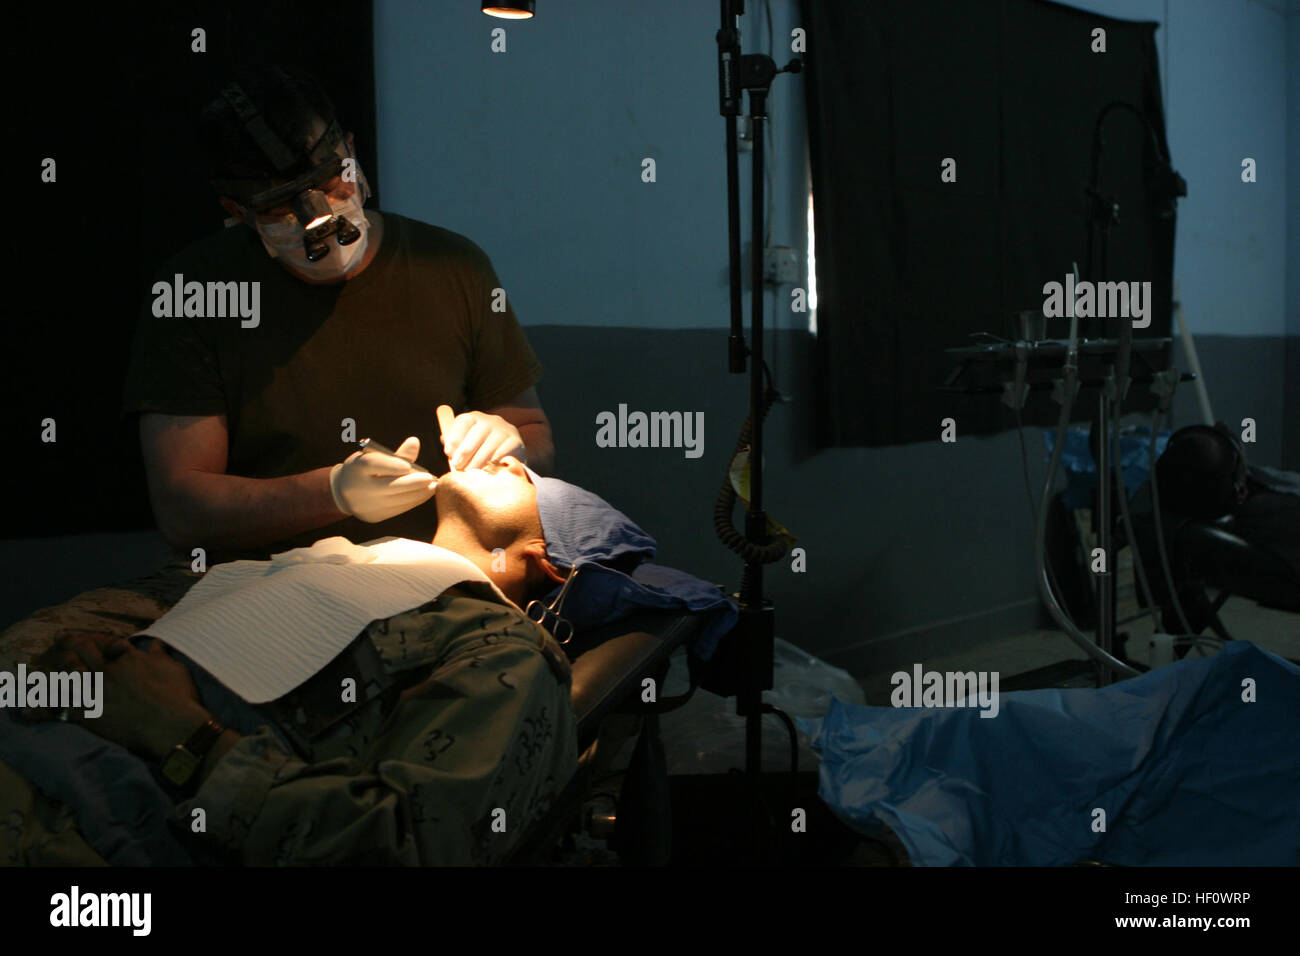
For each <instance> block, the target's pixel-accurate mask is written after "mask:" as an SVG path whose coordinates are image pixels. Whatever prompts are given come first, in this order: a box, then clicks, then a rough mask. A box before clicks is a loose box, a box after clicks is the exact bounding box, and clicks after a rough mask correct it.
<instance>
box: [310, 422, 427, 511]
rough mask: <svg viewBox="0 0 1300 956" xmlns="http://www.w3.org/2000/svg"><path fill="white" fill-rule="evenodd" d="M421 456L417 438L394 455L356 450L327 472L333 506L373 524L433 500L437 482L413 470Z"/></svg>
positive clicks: (400, 447)
mask: <svg viewBox="0 0 1300 956" xmlns="http://www.w3.org/2000/svg"><path fill="white" fill-rule="evenodd" d="M419 454H420V439H418V438H416V437H415V436H411V437H410V438H408V439H406V441H404V442H402V444H401V445H399V446H398V448H397V454H396V455H385V454H383V453H382V452H377V451H356V452H353V453H352V454H351V455H349V456H348V457H347V458H346V459H345V460H344V461H342V462H341V463H339V464H337V465H335V466H334V467H333V468H331V469H330V492H331V493H332V494H333V495H334V504H335V505H336V506H337V507H338V509H339V511H342V512H343V513H344V514H346V515H352V516H354V517H357V518H360V519H361V520H362V521H366V522H369V523H371V524H374V523H375V522H377V521H387V520H388V519H389V518H392V517H394V516H396V515H400V514H402V513H403V512H405V511H410V510H411V509H412V508H414V507H415V506H416V505H421V504H424V502H426V501H428V500H429V499H430V498H432V497H433V489H434V488H435V487H436V486H437V484H438V479H436V478H434V477H433V476H432V475H429V474H427V473H425V472H422V471H413V470H412V469H411V462H413V461H415V459H416V458H417V457H419Z"/></svg>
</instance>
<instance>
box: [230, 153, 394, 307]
mask: <svg viewBox="0 0 1300 956" xmlns="http://www.w3.org/2000/svg"><path fill="white" fill-rule="evenodd" d="M369 193H370V189H369V186H368V184H367V183H366V182H365V178H364V177H363V176H362V175H361V174H360V171H358V175H357V188H356V190H355V191H354V192H353V193H352V195H351V196H350V197H349V198H347V199H343V200H337V199H333V198H329V197H327V198H328V201H329V204H330V211H331V212H332V213H333V214H334V215H336V216H341V217H343V218H344V219H346V220H348V221H349V222H351V223H352V224H353V225H354V226H356V227H357V229H358V230H360V232H361V236H360V237H359V238H358V239H356V240H355V241H353V242H351V243H349V244H348V245H346V246H341V245H339V244H338V241H337V240H336V239H335V238H334V237H333V236H329V237H327V238H326V240H325V241H326V243H328V245H329V250H330V251H329V252H328V253H327V254H326V255H325V256H323V257H322V258H320V259H317V260H316V261H315V262H308V261H307V254H306V253H305V252H304V251H303V235H304V233H306V230H305V229H304V228H303V227H302V223H300V222H298V221H297V220H296V219H289V220H285V221H284V222H276V223H260V222H259V223H256V225H255V226H254V228H255V229H256V230H257V234H258V236H260V237H261V239H262V245H263V246H265V247H266V251H267V254H268V255H270V256H271V258H272V259H278V258H280V257H284V259H285V260H286V261H287V262H288V263H289V265H290V266H291V267H292V268H293V270H294V271H295V272H297V273H300V274H302V275H304V276H306V277H308V278H310V279H318V280H322V281H330V280H333V279H341V278H343V277H344V276H345V275H347V274H348V273H349V272H351V271H352V270H353V269H355V268H356V267H357V265H358V263H360V262H361V259H362V257H363V256H364V255H365V254H366V243H367V242H368V240H369V231H370V224H369V223H368V222H367V221H366V213H365V209H364V208H363V207H362V205H361V204H362V203H363V202H365V200H366V197H367V196H368V195H369Z"/></svg>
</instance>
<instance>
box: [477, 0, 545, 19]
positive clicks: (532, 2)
mask: <svg viewBox="0 0 1300 956" xmlns="http://www.w3.org/2000/svg"><path fill="white" fill-rule="evenodd" d="M536 10H537V4H536V0H518V2H516V3H494V2H492V0H483V12H484V13H486V14H487V15H488V16H490V17H501V18H502V19H503V20H527V19H530V18H531V17H532V16H533V14H534V13H535V12H536Z"/></svg>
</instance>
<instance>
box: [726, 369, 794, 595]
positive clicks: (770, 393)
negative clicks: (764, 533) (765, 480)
mask: <svg viewBox="0 0 1300 956" xmlns="http://www.w3.org/2000/svg"><path fill="white" fill-rule="evenodd" d="M763 372H764V374H765V376H766V377H767V381H766V383H765V386H766V387H765V390H764V392H763V406H762V408H761V409H760V412H759V413H760V416H761V418H762V419H766V418H767V413H768V411H770V410H771V408H772V405H773V403H774V402H775V401H776V400H777V399H778V398H779V397H780V393H779V392H778V391H777V390H776V389H775V388H773V387H772V382H771V377H770V375H767V365H766V363H764V365H763ZM753 433H754V414H753V412H750V414H749V415H748V416H746V418H745V424H744V425H743V426H741V429H740V437H739V438H738V439H737V441H736V448H735V450H734V451H733V452H732V453H731V458H729V459H728V463H727V474H726V475H724V476H723V478H722V488H721V489H719V491H718V496H717V498H715V499H714V501H713V530H714V531H715V532H716V533H717V535H718V540H719V541H721V542H722V543H723V544H724V545H726V546H727V548H728V549H730V550H731V551H734V552H735V553H736V554H738V555H740V556H741V557H742V558H744V559H745V563H746V564H747V565H748V564H771V563H772V562H773V561H780V560H781V558H782V557H784V556H785V552H786V548H785V545H784V544H781V543H780V542H776V543H773V544H755V543H754V542H752V541H750V540H749V539H748V538H746V537H745V536H744V535H743V534H741V533H740V532H739V531H737V530H736V525H735V522H733V521H732V520H731V512H732V510H733V509H734V507H735V504H736V489H735V488H734V487H732V484H731V467H730V465H731V462H732V461H734V460H735V458H736V456H737V455H739V454H740V453H741V452H742V451H745V450H746V449H748V448H749V442H750V439H751V438H752V437H753ZM745 574H746V576H748V574H749V569H748V568H746V570H745ZM742 589H743V584H742Z"/></svg>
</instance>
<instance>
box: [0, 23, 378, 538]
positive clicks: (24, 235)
mask: <svg viewBox="0 0 1300 956" xmlns="http://www.w3.org/2000/svg"><path fill="white" fill-rule="evenodd" d="M92 9H94V10H98V11H101V12H95V13H90V12H87V11H89V10H92ZM10 16H11V18H12V20H11V23H12V25H11V27H10V28H9V29H7V31H6V33H7V36H6V40H7V46H8V47H9V50H10V60H9V62H8V64H7V67H8V70H9V71H10V72H9V77H10V84H9V86H8V87H7V89H8V94H9V95H8V97H7V99H8V101H9V106H10V108H11V110H12V113H13V116H12V121H11V122H10V123H8V124H7V126H8V128H9V131H10V134H11V136H12V139H11V140H10V143H9V145H8V147H7V149H6V152H7V153H9V156H10V160H11V161H12V162H13V163H14V166H15V168H13V169H12V170H11V171H10V172H11V175H10V177H9V178H8V180H7V181H8V182H10V183H12V184H14V187H15V189H16V193H17V206H16V208H15V207H11V215H10V216H9V217H7V219H8V226H9V228H8V229H7V230H6V239H5V244H6V247H7V248H6V251H7V253H8V265H9V267H10V269H11V270H12V271H11V272H10V274H9V276H8V277H7V281H6V283H5V285H6V297H5V299H6V301H5V306H4V331H3V335H4V349H3V351H4V355H5V359H6V360H5V363H4V378H5V386H4V388H5V392H4V409H3V416H4V418H3V420H4V424H5V431H4V434H5V435H6V436H7V437H8V438H9V440H10V441H11V443H12V444H11V445H10V448H9V460H10V463H11V465H12V467H9V468H4V469H0V475H2V476H3V477H0V494H2V495H3V498H0V500H3V501H4V503H5V509H4V510H5V518H4V523H3V535H4V536H6V537H17V536H32V535H49V534H59V533H70V532H81V531H106V530H119V529H130V528H141V527H149V526H150V525H151V524H152V516H151V515H150V512H149V507H148V500H147V495H146V491H145V481H144V475H143V470H142V467H141V464H140V452H139V446H138V442H137V439H136V434H135V429H134V427H132V426H131V425H130V424H129V423H127V422H124V421H122V420H121V419H120V416H119V409H120V403H121V392H122V383H123V378H124V375H125V371H126V369H125V365H126V360H127V356H128V355H129V349H130V341H131V334H132V331H133V329H134V325H135V321H136V315H137V313H138V311H139V309H140V307H141V304H142V303H143V302H144V301H145V300H146V298H147V297H148V294H149V286H150V280H151V277H152V275H153V273H154V270H155V269H156V268H157V267H158V266H159V265H161V263H162V262H163V261H164V260H166V259H167V258H168V257H169V256H170V255H171V254H172V253H174V252H176V251H177V250H178V249H180V248H182V247H183V246H184V245H186V244H187V243H189V242H191V241H193V240H195V239H197V238H199V237H201V236H203V235H205V234H207V233H209V232H212V231H214V230H217V229H220V228H221V224H222V220H223V219H224V216H225V214H224V212H223V211H222V210H221V208H220V207H219V206H218V205H217V202H216V197H215V194H214V193H213V191H212V189H211V187H210V186H209V185H208V183H207V180H206V174H205V164H204V162H203V161H202V159H201V157H200V154H199V152H198V147H197V145H196V140H195V127H196V121H197V117H198V113H199V110H200V109H201V107H202V106H203V104H204V103H205V102H206V101H207V100H208V99H210V98H211V95H212V94H214V93H215V92H216V90H217V89H218V88H219V86H220V84H221V82H222V81H223V80H225V79H226V78H227V77H228V74H229V70H230V66H231V65H232V64H233V63H235V62H259V61H261V62H268V61H269V62H275V63H280V64H282V65H285V66H287V67H290V68H300V69H301V68H306V69H308V70H309V71H310V72H312V73H314V74H315V75H316V76H317V77H318V78H319V79H320V80H321V81H322V82H323V83H324V85H325V87H326V89H327V90H328V91H329V93H330V95H331V98H332V99H333V100H334V103H335V107H336V109H337V110H338V113H339V116H340V119H341V120H342V122H343V124H344V127H345V129H348V130H351V131H352V132H354V133H355V134H356V141H357V149H358V153H359V158H360V161H361V164H362V168H363V169H365V171H366V175H367V178H368V179H369V181H370V184H371V187H372V189H374V190H375V191H376V192H377V191H378V189H379V182H378V177H377V163H376V161H375V156H376V153H375V93H374V69H373V43H372V37H371V33H372V31H371V4H370V3H369V2H368V0H367V2H357V3H302V2H287V0H259V2H224V3H198V2H179V3H148V4H112V5H109V6H106V7H96V8H90V7H86V6H84V5H80V4H76V5H73V4H44V5H41V4H24V5H22V6H21V7H19V8H16V10H14V11H11V13H10ZM196 27H202V28H203V29H204V30H206V31H207V38H206V39H207V52H205V53H195V52H191V43H192V40H191V31H192V30H193V29H194V28H196ZM47 156H48V157H52V158H54V159H55V161H56V162H57V175H58V178H57V181H56V182H55V183H43V182H41V179H40V173H41V163H42V161H43V159H44V158H45V157H47ZM44 418H53V419H55V421H56V423H57V438H58V440H57V442H55V443H53V444H44V443H42V442H41V440H40V434H41V427H40V423H41V420H42V419H44Z"/></svg>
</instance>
